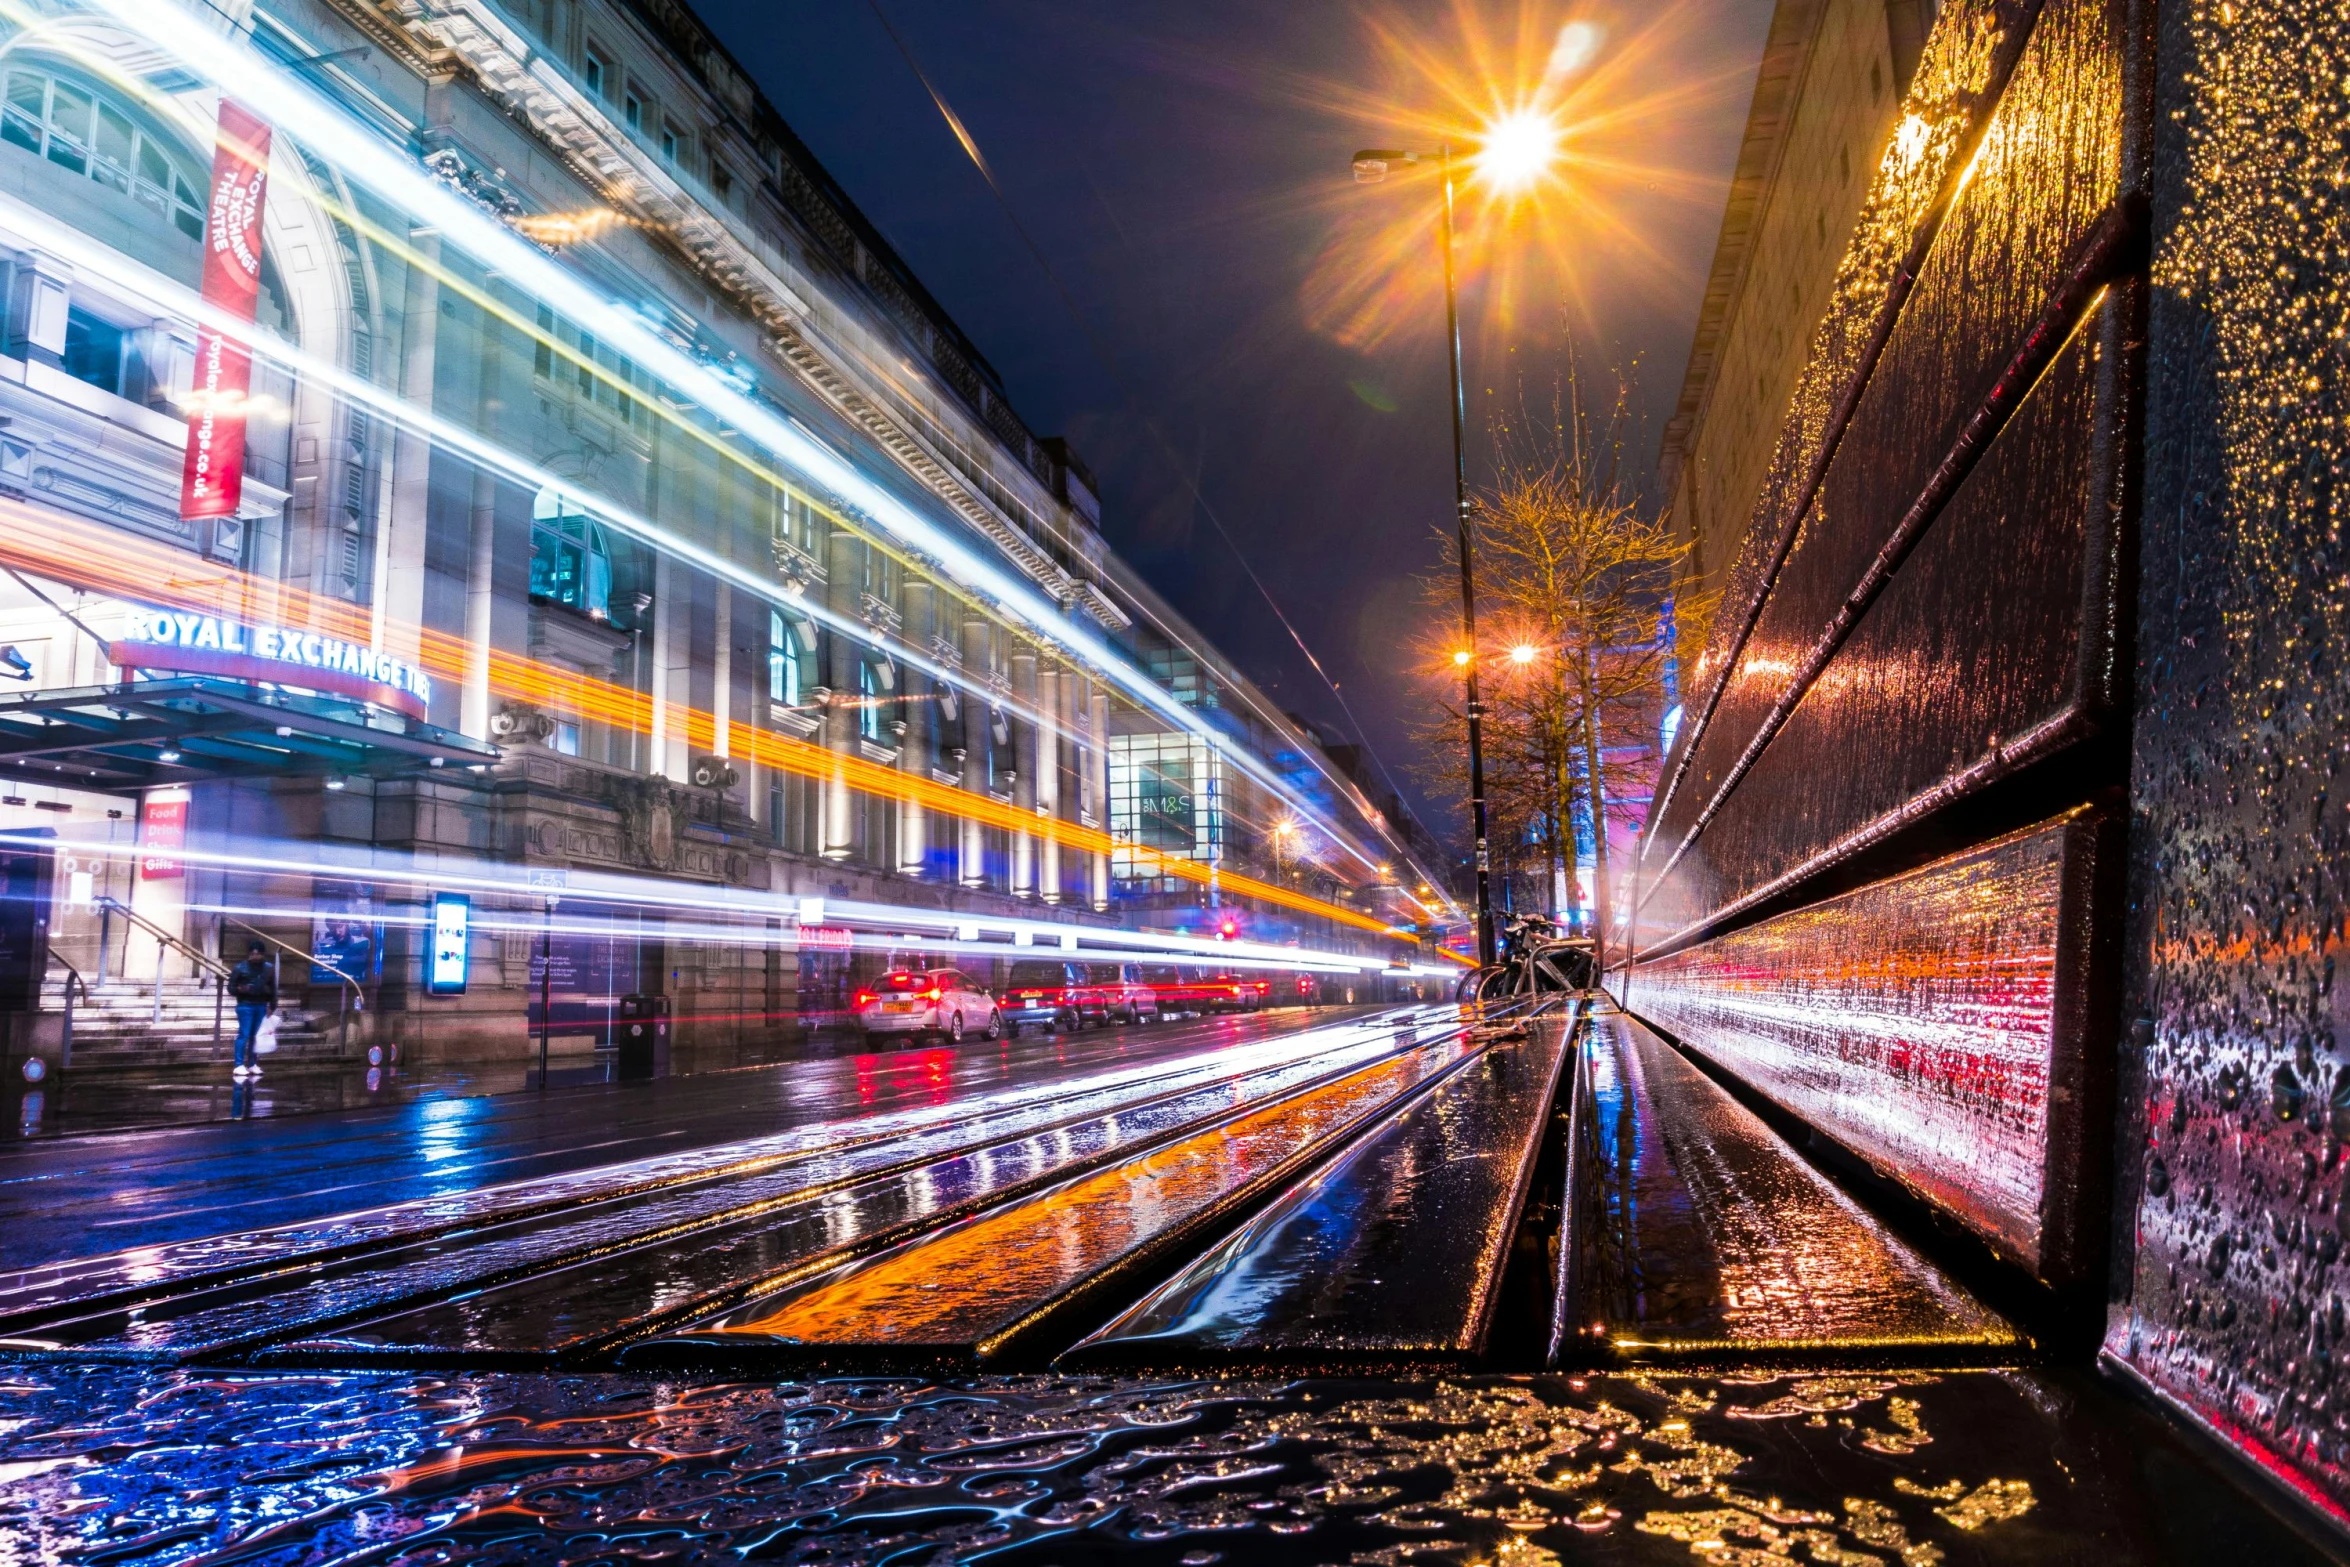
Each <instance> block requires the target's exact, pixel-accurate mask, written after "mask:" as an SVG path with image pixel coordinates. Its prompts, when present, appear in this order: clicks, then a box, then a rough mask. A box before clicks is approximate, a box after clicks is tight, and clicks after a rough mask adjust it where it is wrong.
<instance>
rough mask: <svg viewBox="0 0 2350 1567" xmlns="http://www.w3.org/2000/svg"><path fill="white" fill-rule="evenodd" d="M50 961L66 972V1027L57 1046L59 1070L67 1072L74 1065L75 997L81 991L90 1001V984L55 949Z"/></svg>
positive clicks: (84, 997) (86, 999)
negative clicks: (75, 993) (76, 992)
mask: <svg viewBox="0 0 2350 1567" xmlns="http://www.w3.org/2000/svg"><path fill="white" fill-rule="evenodd" d="M49 961H50V962H52V963H54V964H56V965H57V966H58V967H59V968H61V969H63V970H65V1027H64V1028H63V1030H61V1031H60V1034H59V1039H58V1046H57V1070H59V1071H60V1072H63V1071H66V1070H67V1069H69V1068H70V1067H72V1065H73V997H74V992H75V991H77V990H78V991H80V992H81V996H82V1000H84V1001H85V1002H86V1001H88V1000H89V999H90V982H89V981H88V980H86V979H84V978H82V971H81V970H80V969H78V968H75V967H74V966H73V965H72V964H71V963H68V962H67V961H66V960H65V955H64V954H63V953H61V952H59V951H58V950H57V949H56V948H55V947H51V948H50V949H49Z"/></svg>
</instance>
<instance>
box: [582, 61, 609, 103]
mask: <svg viewBox="0 0 2350 1567" xmlns="http://www.w3.org/2000/svg"><path fill="white" fill-rule="evenodd" d="M581 74H583V75H584V76H585V77H586V78H587V90H588V91H589V93H591V94H592V95H594V96H595V97H598V98H601V97H603V96H604V61H603V57H602V56H600V55H598V54H597V53H596V51H595V50H593V49H590V50H589V51H588V52H587V64H586V65H585V66H584V67H582V68H581Z"/></svg>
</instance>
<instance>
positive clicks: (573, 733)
mask: <svg viewBox="0 0 2350 1567" xmlns="http://www.w3.org/2000/svg"><path fill="white" fill-rule="evenodd" d="M547 743H548V744H550V745H552V746H553V747H554V748H555V750H556V752H557V753H558V754H560V755H563V756H577V755H579V725H577V724H575V723H573V722H571V720H569V719H567V718H558V719H556V720H555V738H554V739H552V740H550V741H549V742H547Z"/></svg>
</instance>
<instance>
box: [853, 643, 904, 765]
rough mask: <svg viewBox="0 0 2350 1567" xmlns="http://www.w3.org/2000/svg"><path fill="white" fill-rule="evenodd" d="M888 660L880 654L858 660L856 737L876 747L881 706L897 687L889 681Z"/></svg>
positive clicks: (890, 674)
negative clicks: (864, 739)
mask: <svg viewBox="0 0 2350 1567" xmlns="http://www.w3.org/2000/svg"><path fill="white" fill-rule="evenodd" d="M891 676H892V671H891V669H890V667H889V660H888V659H886V658H884V657H882V656H881V655H880V654H879V653H867V654H864V655H862V656H861V657H859V658H858V660H857V733H858V734H860V735H862V736H864V737H865V738H866V739H868V740H870V741H872V742H873V743H874V744H876V745H878V744H880V743H881V737H882V727H881V719H882V711H881V710H882V706H883V704H885V703H886V702H888V700H889V696H890V688H891V687H892V686H893V685H895V684H896V681H895V680H894V679H892V678H891Z"/></svg>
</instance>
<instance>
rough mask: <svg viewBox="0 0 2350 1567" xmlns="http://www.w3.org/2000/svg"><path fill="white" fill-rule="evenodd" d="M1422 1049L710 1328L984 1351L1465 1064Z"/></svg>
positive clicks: (1455, 1055)
mask: <svg viewBox="0 0 2350 1567" xmlns="http://www.w3.org/2000/svg"><path fill="white" fill-rule="evenodd" d="M1468 1048H1469V1047H1467V1046H1466V1045H1465V1044H1463V1043H1460V1042H1458V1041H1456V1040H1446V1041H1445V1042H1443V1043H1441V1044H1435V1045H1427V1046H1422V1047H1421V1048H1419V1049H1416V1050H1412V1051H1409V1052H1407V1053H1405V1054H1403V1055H1400V1056H1397V1057H1395V1058H1393V1059H1391V1060H1388V1061H1384V1062H1380V1063H1378V1064H1377V1065H1374V1066H1369V1067H1365V1068H1364V1069H1362V1070H1361V1071H1359V1072H1355V1073H1351V1074H1349V1075H1348V1076H1346V1077H1344V1078H1341V1079H1340V1080H1338V1081H1337V1082H1335V1083H1331V1084H1329V1085H1327V1086H1325V1087H1322V1088H1318V1089H1315V1090H1313V1091H1311V1092H1308V1093H1305V1094H1302V1095H1299V1096H1298V1097H1296V1098H1294V1099H1287V1100H1283V1101H1280V1102H1277V1103H1275V1104H1272V1105H1269V1106H1267V1107H1265V1108H1263V1109H1259V1110H1253V1111H1249V1112H1247V1113H1245V1114H1243V1115H1240V1116H1238V1117H1236V1118H1234V1119H1231V1120H1228V1121H1224V1122H1222V1123H1221V1124H1218V1125H1215V1126H1211V1127H1209V1128H1207V1129H1205V1130H1203V1131H1201V1132H1198V1133H1196V1134H1194V1135H1192V1136H1189V1137H1186V1138H1183V1139H1182V1140H1180V1141H1177V1142H1172V1143H1167V1144H1163V1145H1161V1146H1160V1147H1158V1148H1156V1149H1153V1150H1152V1151H1150V1152H1149V1153H1147V1154H1144V1155H1141V1156H1140V1157H1137V1158H1133V1159H1129V1160H1125V1161H1122V1162H1120V1163H1117V1164H1114V1165H1111V1166H1109V1167H1108V1168H1106V1169H1103V1170H1100V1171H1097V1172H1095V1173H1093V1174H1090V1175H1087V1176H1084V1177H1082V1178H1080V1179H1077V1180H1075V1181H1071V1182H1069V1183H1066V1184H1064V1185H1060V1186H1055V1187H1052V1188H1049V1189H1048V1190H1046V1191H1043V1192H1040V1193H1038V1194H1037V1195H1036V1196H1034V1197H1032V1198H1030V1199H1028V1200H1027V1201H1025V1202H1021V1203H1017V1204H1014V1205H1012V1206H1010V1207H1007V1208H1001V1209H998V1210H996V1211H994V1212H992V1213H989V1214H986V1215H984V1216H982V1217H979V1218H975V1219H973V1220H970V1221H968V1222H967V1223H964V1224H959V1225H954V1226H950V1227H949V1228H947V1229H945V1230H944V1231H942V1232H940V1233H939V1234H937V1235H936V1236H934V1237H931V1238H929V1239H926V1240H923V1241H919V1242H915V1243H913V1244H910V1245H908V1246H906V1247H904V1248H902V1249H900V1250H898V1251H895V1252H892V1253H889V1254H887V1255H885V1256H882V1257H880V1258H878V1259H876V1260H874V1261H873V1262H870V1263H865V1264H853V1265H851V1266H850V1267H849V1268H847V1269H846V1270H844V1271H843V1273H842V1274H840V1275H839V1276H837V1277H833V1278H828V1279H822V1280H819V1281H817V1282H816V1283H815V1284H814V1285H813V1286H812V1287H810V1288H809V1289H808V1290H806V1291H805V1292H803V1293H801V1294H799V1295H797V1296H795V1297H794V1298H792V1299H791V1300H789V1301H788V1302H786V1303H785V1304H783V1305H781V1306H779V1307H766V1306H762V1307H759V1308H756V1309H754V1310H753V1311H751V1312H747V1313H745V1314H743V1315H742V1316H740V1317H738V1318H736V1319H734V1320H731V1321H728V1322H725V1323H721V1324H716V1325H714V1326H713V1327H711V1328H710V1329H707V1330H705V1331H708V1332H712V1333H716V1334H720V1335H724V1336H726V1337H728V1338H730V1339H741V1338H748V1337H760V1338H769V1339H775V1340H778V1341H782V1342H786V1343H808V1344H828V1345H848V1344H865V1345H902V1344H922V1345H932V1346H938V1347H941V1348H945V1347H950V1346H951V1347H956V1348H964V1347H968V1348H970V1349H973V1350H975V1351H977V1352H979V1353H981V1354H986V1353H987V1352H989V1351H990V1350H991V1349H992V1348H994V1347H995V1346H996V1345H997V1344H998V1343H999V1342H1000V1341H1001V1340H1002V1339H1003V1338H1004V1337H1005V1336H1007V1335H1008V1334H1010V1333H1011V1332H1013V1331H1014V1330H1015V1328H1016V1327H1018V1326H1019V1325H1021V1324H1022V1321H1023V1319H1024V1318H1026V1317H1028V1316H1029V1315H1030V1314H1031V1313H1033V1312H1036V1311H1038V1310H1041V1309H1042V1308H1044V1307H1045V1306H1047V1305H1048V1304H1050V1303H1052V1302H1053V1301H1055V1300H1056V1299H1057V1298H1059V1297H1061V1296H1062V1295H1064V1294H1065V1293H1066V1292H1068V1291H1070V1290H1072V1289H1074V1288H1076V1287H1077V1286H1079V1285H1081V1284H1085V1283H1088V1282H1091V1281H1095V1280H1106V1277H1107V1276H1114V1275H1115V1273H1117V1272H1118V1271H1120V1270H1121V1269H1122V1268H1123V1266H1124V1265H1125V1264H1127V1263H1128V1262H1129V1260H1130V1259H1131V1258H1132V1257H1133V1256H1134V1255H1135V1254H1136V1253H1138V1252H1140V1251H1141V1250H1143V1249H1144V1248H1146V1247H1148V1246H1151V1245H1152V1244H1153V1243H1154V1242H1163V1241H1165V1240H1166V1239H1168V1238H1170V1237H1171V1236H1172V1235H1174V1234H1176V1233H1179V1232H1181V1231H1182V1230H1183V1229H1185V1228H1187V1227H1189V1226H1193V1225H1196V1224H1197V1223H1199V1222H1201V1221H1202V1220H1204V1219H1206V1218H1207V1217H1209V1216H1210V1215H1211V1214H1212V1213H1213V1212H1214V1211H1215V1210H1217V1209H1218V1208H1219V1207H1221V1206H1225V1205H1228V1204H1230V1203H1232V1202H1234V1201H1236V1200H1239V1199H1240V1198H1242V1197H1244V1196H1245V1195H1246V1194H1247V1193H1248V1192H1250V1191H1252V1190H1255V1189H1258V1188H1260V1187H1262V1186H1263V1185H1264V1184H1266V1183H1267V1182H1269V1181H1271V1180H1273V1179H1276V1178H1277V1177H1278V1176H1279V1175H1280V1174H1281V1173H1282V1172H1283V1171H1284V1170H1286V1169H1289V1168H1292V1167H1294V1166H1295V1164H1296V1163H1297V1162H1298V1161H1299V1160H1300V1159H1301V1158H1302V1157H1304V1156H1306V1155H1307V1154H1310V1153H1311V1152H1313V1151H1314V1150H1316V1149H1318V1148H1320V1147H1323V1146H1325V1145H1326V1144H1328V1143H1329V1142H1330V1141H1331V1140H1333V1139H1334V1138H1337V1137H1339V1136H1341V1135H1343V1134H1344V1133H1345V1132H1346V1131H1347V1130H1348V1129H1349V1128H1351V1127H1353V1126H1354V1125H1356V1124H1357V1123H1359V1122H1360V1121H1362V1120H1363V1119H1364V1118H1365V1117H1366V1116H1368V1115H1370V1114H1373V1113H1375V1112H1376V1111H1378V1110H1379V1109H1381V1108H1382V1107H1384V1106H1385V1105H1387V1104H1388V1103H1389V1102H1390V1101H1392V1100H1394V1099H1395V1098H1396V1096H1398V1095H1400V1094H1403V1093H1406V1092H1408V1091H1409V1090H1411V1089H1412V1088H1414V1087H1417V1086H1419V1085H1420V1084H1422V1083H1424V1082H1425V1081H1427V1080H1428V1079H1429V1078H1430V1077H1431V1076H1433V1075H1435V1074H1437V1073H1440V1072H1442V1071H1444V1070H1445V1069H1446V1068H1448V1067H1451V1066H1454V1065H1456V1064H1457V1063H1459V1062H1460V1061H1462V1060H1464V1059H1466V1055H1467V1052H1468Z"/></svg>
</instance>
